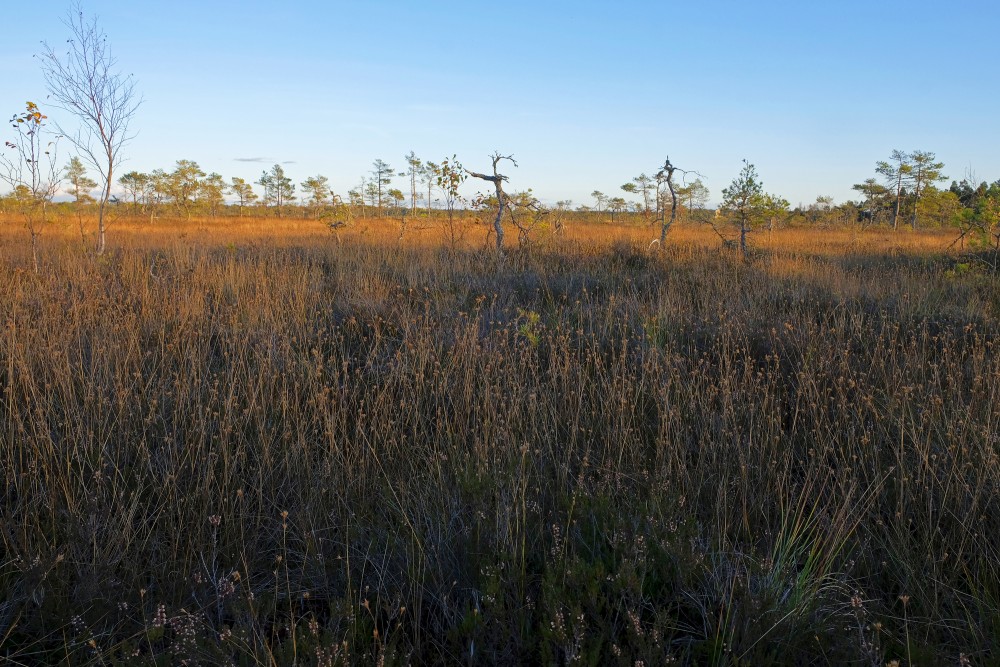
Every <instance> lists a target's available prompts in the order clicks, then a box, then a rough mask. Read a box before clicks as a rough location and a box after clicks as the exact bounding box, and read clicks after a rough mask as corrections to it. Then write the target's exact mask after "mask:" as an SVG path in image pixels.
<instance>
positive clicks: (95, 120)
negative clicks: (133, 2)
mask: <svg viewBox="0 0 1000 667" xmlns="http://www.w3.org/2000/svg"><path fill="white" fill-rule="evenodd" d="M63 23H64V25H65V26H66V27H67V28H69V31H70V39H68V40H67V41H66V44H67V45H68V46H67V49H68V50H67V51H66V52H65V53H63V54H59V53H57V52H56V50H55V49H53V48H52V47H50V46H49V45H48V44H43V47H44V51H43V53H42V54H41V55H40V56H39V59H40V60H41V62H42V74H43V75H44V77H45V83H46V87H47V88H48V91H49V99H50V100H52V104H53V105H54V106H56V107H58V108H60V109H62V110H64V111H66V112H68V113H70V114H71V115H73V116H74V117H75V118H76V119H77V120H78V121H79V122H80V126H79V128H78V129H76V130H75V131H67V128H64V127H63V126H61V125H60V124H58V123H57V124H56V126H57V127H58V129H59V133H60V134H62V135H63V136H65V137H66V138H67V140H68V141H69V142H70V143H71V144H73V146H74V147H75V148H76V150H77V152H78V153H79V154H80V155H81V156H83V158H84V159H85V160H86V161H87V162H89V163H90V164H92V165H93V166H94V168H95V169H96V170H97V172H98V174H100V181H99V185H100V187H101V191H100V197H99V198H98V208H97V254H99V255H100V254H102V253H103V252H104V248H105V244H106V239H105V213H106V209H107V206H108V202H109V201H110V200H111V185H112V183H113V182H114V174H115V171H116V170H117V168H118V166H119V165H120V164H121V161H122V159H123V157H124V156H123V154H122V149H123V147H124V146H125V145H126V144H127V143H128V142H129V141H130V140H131V139H132V138H133V137H134V136H135V135H134V134H131V133H130V130H129V126H130V125H131V123H132V120H133V119H134V117H135V114H136V111H137V110H138V108H139V105H140V104H141V103H142V98H141V97H140V96H139V95H138V93H137V92H136V88H135V80H134V78H133V77H132V75H123V74H121V73H120V72H119V71H118V62H117V60H116V59H115V58H114V57H113V56H112V54H111V46H110V44H109V43H108V38H107V35H106V34H105V33H104V31H103V30H101V28H100V27H99V26H98V24H97V19H96V18H93V19H90V20H87V19H86V18H85V17H84V14H83V10H82V9H81V8H80V5H79V4H76V5H74V6H73V8H72V9H71V10H70V12H69V15H68V16H67V18H66V20H65V21H64V22H63Z"/></svg>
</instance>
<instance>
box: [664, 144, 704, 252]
mask: <svg viewBox="0 0 1000 667" xmlns="http://www.w3.org/2000/svg"><path fill="white" fill-rule="evenodd" d="M677 171H679V172H680V173H681V174H682V175H683V176H685V177H686V176H687V175H688V174H696V175H698V176H701V174H699V173H698V172H696V171H685V170H684V169H678V168H677V167H675V166H674V165H673V164H672V163H671V162H670V158H669V157H668V158H667V159H666V160H664V162H663V167H661V168H660V170H659V171H658V172H656V187H657V190H659V188H660V187H662V186H663V185H664V184H665V185H666V186H667V190H668V191H669V192H670V220H666V219H665V217H666V209H665V208H663V207H661V206H659V204H657V208H658V209H659V211H660V238H659V243H660V248H661V249H662V248H663V244H664V243H666V242H667V232H669V231H670V228H671V227H672V226H673V224H674V222H676V221H677V189H676V187H675V183H674V172H677ZM657 201H659V196H657Z"/></svg>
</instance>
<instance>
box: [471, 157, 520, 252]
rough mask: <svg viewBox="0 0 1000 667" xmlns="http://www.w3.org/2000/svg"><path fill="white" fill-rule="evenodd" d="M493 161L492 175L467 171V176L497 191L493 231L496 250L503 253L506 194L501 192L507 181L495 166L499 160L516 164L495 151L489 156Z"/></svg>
mask: <svg viewBox="0 0 1000 667" xmlns="http://www.w3.org/2000/svg"><path fill="white" fill-rule="evenodd" d="M490 158H491V159H492V160H493V175H492V176H490V175H488V174H479V173H476V172H474V171H469V172H468V173H469V176H474V177H476V178H481V179H483V180H484V181H489V182H491V183H493V185H494V187H495V188H496V191H497V214H496V217H495V218H494V219H493V230H494V231H495V232H496V234H497V250H499V251H500V252H503V211H504V206H506V204H507V194H506V193H505V192H504V191H503V183H504V181H506V180H508V178H507V177H506V176H504V175H503V174H501V173H500V172H498V171H497V165H498V164H500V161H501V160H509V161H510V162H511V164H513V165H514V166H515V167H516V166H517V162H516V161H515V160H514V156H512V155H500V152H499V151H495V152H494V153H493V155H491V156H490ZM466 171H468V170H466Z"/></svg>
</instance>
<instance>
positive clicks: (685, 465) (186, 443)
mask: <svg viewBox="0 0 1000 667" xmlns="http://www.w3.org/2000/svg"><path fill="white" fill-rule="evenodd" d="M75 225H76V221H73V220H68V221H65V222H62V221H57V222H56V223H54V224H53V225H51V227H50V228H49V229H47V230H46V231H45V233H44V234H43V237H42V271H41V272H40V273H38V274H34V273H33V272H31V271H30V266H31V265H30V258H29V257H28V254H27V253H28V252H29V251H28V248H27V245H28V244H27V238H26V234H25V233H24V231H23V230H22V229H20V228H19V226H18V225H17V224H16V220H8V221H6V222H4V223H3V224H2V225H0V244H2V246H0V247H2V248H3V255H2V257H0V325H2V327H3V329H2V333H0V387H2V388H3V395H2V401H0V470H2V471H3V476H4V481H5V485H4V487H3V492H2V495H0V526H2V527H0V540H2V544H3V549H4V555H3V558H2V560H0V658H3V659H7V660H10V661H12V662H14V663H15V664H16V663H17V662H20V663H55V662H61V663H64V664H80V663H90V662H92V663H98V664H131V663H135V664H154V663H155V664H176V663H180V662H181V661H182V660H188V661H192V662H198V663H212V664H288V663H291V662H294V661H298V662H299V663H301V664H318V665H331V664H355V663H357V664H369V663H371V662H377V661H384V662H385V663H387V664H405V663H407V662H411V663H414V664H427V663H446V664H448V663H469V664H517V663H522V664H523V663H544V664H563V663H567V664H568V663H572V662H574V661H576V660H580V661H583V662H587V663H589V664H628V665H634V664H636V662H637V661H643V662H644V664H647V665H654V664H665V663H667V662H669V661H671V660H676V661H678V662H680V663H684V664H740V665H743V664H746V665H750V664H885V663H886V662H888V661H890V660H893V659H901V660H902V659H906V658H907V656H910V657H911V659H912V660H913V662H914V663H918V664H942V663H945V662H956V661H957V660H958V656H959V654H960V653H964V654H966V655H968V656H971V657H970V659H971V660H972V661H973V662H974V663H975V664H979V663H985V662H989V661H991V660H995V659H997V655H998V654H997V645H996V639H995V637H996V636H997V629H998V621H1000V613H998V605H1000V579H998V572H1000V553H998V551H997V548H996V545H995V536H996V535H997V534H1000V532H998V529H1000V506H998V505H1000V499H998V495H997V489H998V488H1000V467H998V451H997V450H998V445H1000V410H998V409H997V398H998V396H1000V363H998V360H997V354H996V349H995V346H996V336H997V333H998V328H1000V327H998V324H1000V289H998V288H1000V281H998V279H997V277H996V276H995V275H992V274H990V273H988V272H986V271H984V270H980V269H978V268H976V265H972V269H970V270H962V271H955V270H954V269H955V266H956V261H955V259H954V258H949V257H948V256H947V255H946V254H945V252H944V249H945V247H946V246H947V245H948V243H949V242H950V238H949V237H948V235H947V234H944V233H939V234H935V233H921V234H891V233H887V232H885V231H884V230H874V231H868V232H859V231H854V230H823V231H809V230H780V231H775V232H774V233H773V234H771V235H767V234H766V233H760V234H757V235H755V237H754V243H755V253H754V255H753V257H752V258H751V259H750V261H748V262H744V261H743V260H742V259H741V258H740V257H739V256H738V255H735V254H732V253H730V252H728V251H721V250H720V249H719V247H718V246H719V245H720V243H719V241H718V238H717V237H714V236H713V235H711V234H710V233H706V232H705V230H703V229H699V228H693V227H680V228H678V229H676V230H674V232H672V233H671V237H670V242H669V244H668V246H667V248H666V249H665V250H664V252H662V253H660V252H658V251H657V250H656V249H655V248H654V249H650V248H649V247H648V242H649V240H651V239H652V237H653V236H654V234H653V233H652V232H651V231H650V229H649V228H644V227H639V226H618V227H610V226H608V225H599V224H586V225H581V224H576V225H574V224H572V222H571V223H570V224H569V225H568V228H567V230H566V233H565V235H564V236H562V237H558V238H557V237H554V236H552V235H551V233H550V232H549V231H548V230H540V231H539V233H538V234H537V237H536V243H535V244H534V245H533V247H531V248H529V249H512V250H511V252H510V253H509V254H508V255H507V257H506V258H505V259H504V260H502V261H501V260H499V259H498V258H497V257H496V255H495V254H494V253H492V252H491V251H490V250H489V249H488V239H487V237H486V231H485V229H484V228H483V227H481V226H474V225H473V226H470V227H469V228H468V229H467V230H466V234H465V239H464V242H463V243H462V244H461V245H460V246H458V247H456V248H449V246H448V244H447V243H446V239H445V235H444V232H443V230H442V227H441V225H440V224H437V223H435V224H434V225H433V226H427V227H428V228H426V229H419V228H420V227H422V226H426V223H424V222H423V221H421V220H419V219H414V220H411V221H410V222H409V227H408V229H407V231H406V233H405V234H404V236H403V239H402V241H400V240H399V226H398V223H397V222H394V221H388V220H366V221H359V222H356V223H355V224H354V225H353V226H352V227H350V228H349V229H347V230H344V231H343V232H342V233H341V235H340V236H341V238H340V241H339V242H338V240H337V239H336V238H335V237H334V235H333V234H331V233H330V232H329V231H328V230H327V229H326V228H325V227H324V226H323V225H322V224H321V223H318V222H315V221H309V220H271V219H265V220H260V219H252V220H244V221H233V220H226V221H212V220H193V221H190V222H188V221H174V220H157V221H153V222H152V223H150V222H149V221H148V220H118V221H115V223H114V225H113V227H112V228H111V230H110V236H109V239H110V245H111V247H112V248H113V250H112V251H111V252H110V253H108V254H107V255H105V256H103V257H99V258H95V257H92V256H90V255H89V254H87V253H85V252H84V251H83V250H82V249H81V245H82V244H81V241H80V234H79V229H78V227H77V226H75ZM901 596H908V597H906V598H905V603H904V602H903V600H902V599H901Z"/></svg>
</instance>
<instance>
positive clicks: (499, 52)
mask: <svg viewBox="0 0 1000 667" xmlns="http://www.w3.org/2000/svg"><path fill="white" fill-rule="evenodd" d="M0 2H2V4H3V7H2V12H0V16H2V23H3V29H2V31H0V32H2V41H0V84H2V85H0V115H3V114H6V117H8V118H9V117H10V116H13V115H14V114H15V113H17V112H19V111H23V109H24V102H25V101H26V100H32V101H36V102H38V103H39V105H40V106H41V107H42V110H43V112H45V113H47V114H48V115H49V116H50V117H51V118H52V119H54V120H57V121H59V122H60V123H61V124H62V125H63V126H64V127H66V128H72V127H74V121H73V119H72V118H71V117H69V116H67V115H66V114H65V113H63V112H60V111H59V110H57V109H53V108H51V107H48V106H47V105H46V89H45V82H44V79H43V77H42V73H41V69H40V67H39V63H38V60H37V59H36V58H34V56H35V54H38V53H40V52H41V51H42V49H43V48H44V47H43V42H47V43H48V44H50V45H51V46H53V48H55V50H56V52H57V53H58V52H60V48H61V47H62V45H63V44H64V43H65V40H66V39H67V38H68V36H69V32H68V29H67V28H66V27H65V26H64V25H63V23H62V21H63V20H64V19H65V17H66V14H67V11H68V10H69V7H70V3H69V2H68V1H63V0H38V1H37V2H33V3H23V2H14V0H0ZM81 4H82V8H83V10H84V13H85V14H86V15H88V16H94V15H96V16H97V18H98V22H99V24H100V26H101V27H102V28H103V30H104V31H105V32H106V33H107V36H108V40H109V43H110V44H111V48H112V52H113V54H114V56H115V57H116V58H117V60H118V66H119V68H120V70H121V71H122V72H123V73H126V74H132V75H133V76H134V77H135V79H136V81H137V87H138V90H139V91H140V92H141V94H142V96H143V104H142V106H141V107H140V109H139V111H138V112H137V114H136V117H135V119H134V125H133V127H134V129H135V130H136V131H137V133H138V134H137V136H136V138H135V139H134V140H133V141H132V142H131V143H130V144H129V146H128V147H127V149H126V152H125V154H126V162H125V163H124V164H123V165H122V169H123V172H124V171H129V170H133V169H135V170H139V171H151V170H153V169H156V168H162V169H165V170H167V171H170V170H171V169H172V168H173V165H174V163H175V162H176V161H177V160H180V159H188V160H194V161H196V162H198V164H199V165H200V166H201V167H202V169H203V170H204V171H206V172H212V171H214V172H218V173H220V174H222V175H223V176H224V177H225V178H226V179H227V180H228V179H229V178H230V177H232V176H240V177H243V178H246V179H248V180H256V179H257V178H259V176H260V174H261V172H263V171H264V170H265V169H267V168H269V167H270V166H271V165H273V164H275V163H281V164H283V166H284V169H285V171H286V173H287V174H288V175H289V176H291V177H292V178H293V179H294V180H295V181H296V182H297V183H298V182H301V181H302V180H305V179H306V178H307V177H309V176H314V175H317V174H322V175H325V176H327V177H329V179H330V182H331V185H332V186H333V188H334V191H335V192H338V193H340V194H345V193H346V191H347V190H348V189H349V188H352V187H355V186H356V185H357V184H358V182H359V181H360V179H361V177H362V176H363V175H364V174H366V173H367V172H368V171H369V170H370V169H371V163H372V161H373V160H375V159H376V158H378V159H383V160H385V161H386V162H388V163H389V164H390V165H392V166H393V167H395V168H396V169H398V170H399V171H403V169H404V168H405V159H404V155H406V154H407V153H408V152H410V151H411V150H412V151H414V152H415V153H416V155H417V156H418V157H419V158H422V159H425V160H432V161H435V162H439V161H440V160H441V159H442V158H444V157H446V156H451V155H452V154H455V155H457V156H458V159H459V160H460V161H461V162H462V163H463V164H464V165H465V166H466V167H468V168H470V169H472V170H475V171H485V170H488V168H489V166H490V163H489V159H488V156H489V154H491V153H492V152H493V151H500V152H501V153H503V154H512V155H513V156H514V157H515V158H516V159H517V161H518V165H519V166H518V167H517V168H511V167H507V168H506V171H505V173H507V175H508V176H509V178H510V183H509V186H508V189H509V190H523V189H527V188H532V189H533V191H534V192H535V194H536V195H537V196H539V197H540V198H541V199H542V200H543V201H544V202H548V203H552V202H555V201H557V200H564V199H569V200H572V201H573V202H574V205H580V204H588V205H590V204H593V199H592V198H591V196H590V193H591V192H592V191H594V190H601V191H602V192H604V193H606V194H608V195H610V196H617V195H621V194H623V193H622V192H621V190H620V189H619V187H620V186H621V184H623V183H626V182H628V181H629V180H631V179H632V178H633V177H635V176H637V175H639V174H640V173H643V172H644V173H646V174H650V175H652V174H654V173H655V172H656V170H657V169H658V168H659V167H660V166H661V165H662V164H663V162H664V159H665V158H667V157H668V156H669V158H670V160H671V161H672V162H673V164H674V165H675V166H677V167H679V168H681V169H686V170H693V171H697V172H698V173H699V174H701V175H702V176H703V177H704V178H703V181H704V182H705V184H706V185H707V186H708V187H709V188H710V190H711V192H712V201H713V202H714V201H718V199H719V197H720V192H721V190H722V188H724V187H726V186H727V185H728V184H729V183H730V182H731V181H732V179H733V178H734V177H736V175H737V174H738V173H739V170H740V168H741V166H742V163H741V161H742V160H744V159H746V160H748V161H750V162H752V163H754V164H755V165H756V167H757V171H758V173H759V174H760V177H761V179H762V180H763V183H764V187H765V189H766V190H767V191H769V192H772V193H775V194H778V195H781V196H783V197H785V198H786V199H788V200H789V201H790V202H791V203H792V205H793V206H794V205H797V204H800V203H801V204H806V205H808V204H809V203H812V202H814V201H815V199H816V197H817V196H818V195H829V196H832V197H833V198H834V200H835V201H836V202H843V201H845V200H848V199H857V193H855V192H854V191H852V190H851V185H852V184H854V183H860V182H861V181H863V180H864V179H865V178H869V177H872V176H874V175H875V173H874V168H875V162H876V161H877V160H883V159H887V158H888V157H889V154H890V153H891V152H892V150H893V149H900V150H906V151H911V150H915V149H920V150H927V151H933V152H934V153H936V154H937V157H938V159H939V160H941V161H943V162H944V163H945V170H944V173H945V174H946V175H948V176H949V177H950V178H954V179H957V180H960V179H961V178H962V177H963V176H964V175H965V174H966V172H967V171H968V170H970V169H971V170H973V171H974V172H975V173H976V174H977V176H978V177H979V179H980V180H990V181H993V180H997V179H1000V132H998V131H997V128H996V119H997V110H998V107H1000V104H998V102H1000V73H998V70H997V63H998V61H1000V38H998V37H997V35H998V29H1000V4H997V3H993V2H985V1H978V0H977V1H963V0H956V1H955V2H953V3H942V2H939V1H935V2H924V1H922V0H910V1H905V2H904V1H902V0H881V1H880V2H872V1H871V0H867V1H865V2H858V1H855V0H846V1H840V2H813V1H812V0H799V1H797V2H768V1H757V2H747V1H746V0H742V1H722V0H718V1H712V0H706V1H702V2H697V1H694V0H688V1H687V2H676V1H673V0H669V1H661V2H641V1H636V2H631V3H612V2H587V1H585V0H576V1H575V2H567V1H563V0H535V1H534V2H521V1H520V0H509V1H506V2H490V3H486V2H443V1H438V0H424V1H423V2H413V1H410V2H407V1H402V0H399V1H379V0H357V1H346V0H342V1H336V0H334V1H326V2H314V1H311V0H310V1H307V0H299V1H295V0H289V1H288V2H283V3H277V2H273V0H270V1H268V2H261V1H258V0H238V1H237V0H213V1H211V2H209V1H205V0H172V1H170V2H152V1H150V2H124V1H122V0H115V1H112V0H83V1H82V3H81ZM5 130H6V128H5V127H3V128H0V132H3V131H5ZM2 138H3V135H2V134H0V139H2ZM60 151H61V156H65V158H66V159H67V160H68V157H69V155H70V154H71V152H70V149H69V146H68V145H66V144H65V142H64V144H63V145H62V146H61V148H60ZM123 172H122V173H123ZM395 185H396V187H400V188H401V189H403V190H404V191H405V190H408V183H407V182H406V179H403V178H397V179H396V182H395ZM488 185H489V184H487V183H483V182H478V183H476V182H473V181H471V180H470V181H468V182H467V184H466V186H465V188H464V190H465V192H466V194H468V195H471V194H473V193H475V192H476V191H486V189H487V188H486V187H484V186H488Z"/></svg>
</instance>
